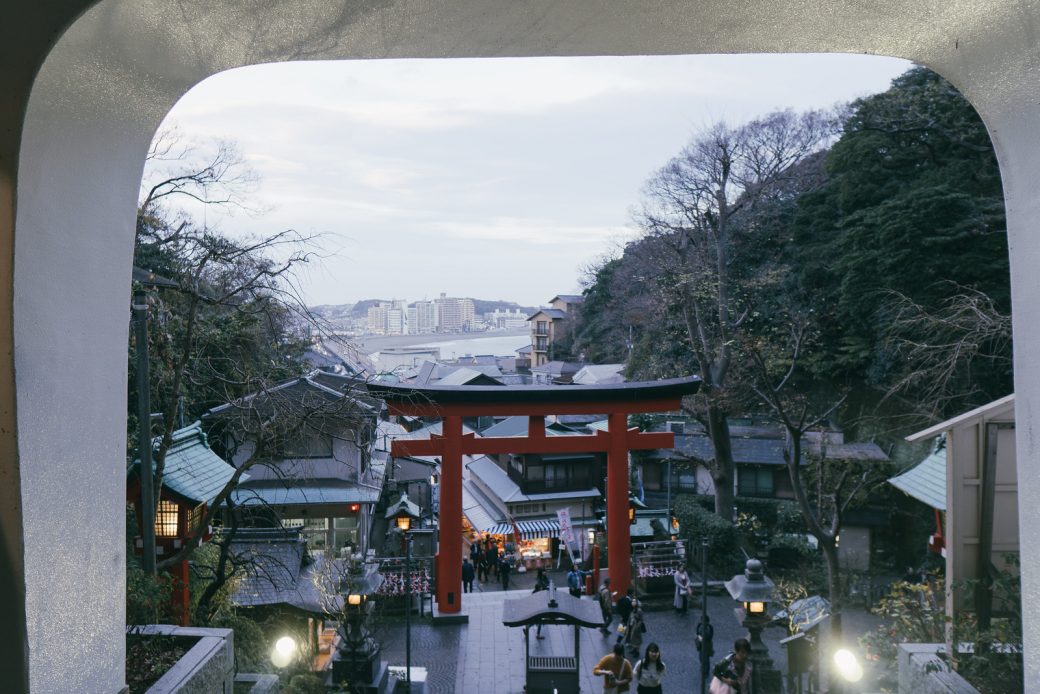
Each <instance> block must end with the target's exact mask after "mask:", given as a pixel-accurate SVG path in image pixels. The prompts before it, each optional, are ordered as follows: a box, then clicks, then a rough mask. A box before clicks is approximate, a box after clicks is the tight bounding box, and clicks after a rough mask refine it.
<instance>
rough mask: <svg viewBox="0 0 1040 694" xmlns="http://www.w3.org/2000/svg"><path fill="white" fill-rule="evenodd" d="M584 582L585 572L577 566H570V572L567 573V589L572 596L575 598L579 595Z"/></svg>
mask: <svg viewBox="0 0 1040 694" xmlns="http://www.w3.org/2000/svg"><path fill="white" fill-rule="evenodd" d="M584 582H585V572H584V571H582V570H580V569H579V568H578V567H577V566H572V567H571V570H570V573H568V574H567V590H569V591H570V593H571V595H572V596H574V597H576V598H580V597H581V586H582V584H583V583H584Z"/></svg>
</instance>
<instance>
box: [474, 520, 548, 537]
mask: <svg viewBox="0 0 1040 694" xmlns="http://www.w3.org/2000/svg"><path fill="white" fill-rule="evenodd" d="M516 526H517V527H518V528H519V529H520V539H521V540H535V539H538V538H540V537H558V536H559V535H560V524H559V522H558V521H555V520H527V521H517V522H516ZM487 532H488V533H490V534H492V535H512V534H513V524H512V523H499V524H498V525H495V526H492V527H491V528H488V530H487Z"/></svg>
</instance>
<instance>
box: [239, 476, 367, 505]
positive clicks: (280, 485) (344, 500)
mask: <svg viewBox="0 0 1040 694" xmlns="http://www.w3.org/2000/svg"><path fill="white" fill-rule="evenodd" d="M231 498H232V501H234V502H235V503H236V504H238V505H239V506H254V505H260V504H266V505H268V506H297V505H321V504H374V503H376V501H377V500H378V499H379V490H378V489H371V488H369V487H362V486H359V485H357V484H355V483H354V482H350V481H348V480H340V479H324V480H322V479H318V480H298V479H287V480H262V481H258V482H249V483H246V484H242V485H239V486H238V487H237V488H236V489H235V491H233V492H232V493H231Z"/></svg>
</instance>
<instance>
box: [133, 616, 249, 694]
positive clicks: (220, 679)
mask: <svg viewBox="0 0 1040 694" xmlns="http://www.w3.org/2000/svg"><path fill="white" fill-rule="evenodd" d="M135 631H136V633H137V634H141V635H153V636H173V637H186V638H196V639H198V641H197V642H196V643H195V645H194V646H192V647H191V648H190V649H189V650H188V652H187V653H185V654H184V656H183V657H182V658H181V659H180V660H178V661H177V663H176V664H174V666H173V667H172V668H170V669H169V670H168V671H167V672H166V674H165V675H163V676H162V677H160V678H159V679H158V680H157V681H156V682H155V684H153V685H152V686H151V687H149V688H148V694H195V693H196V692H198V694H217V693H220V694H231V692H232V690H233V688H234V677H235V648H234V643H235V633H234V632H233V631H232V630H231V629H202V628H198V627H178V626H173V625H171V624H147V625H144V626H141V627H138V628H137V629H136V630H135Z"/></svg>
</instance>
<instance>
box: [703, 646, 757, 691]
mask: <svg viewBox="0 0 1040 694" xmlns="http://www.w3.org/2000/svg"><path fill="white" fill-rule="evenodd" d="M750 655H751V643H750V642H749V641H748V640H747V639H737V640H736V641H734V642H733V652H732V653H730V654H729V655H727V656H726V657H725V658H723V659H722V660H720V661H719V662H717V663H716V664H715V668H714V669H713V670H712V675H713V677H712V678H711V688H710V689H709V691H710V692H711V694H752V692H751V663H750V662H748V657H749V656H750Z"/></svg>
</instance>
